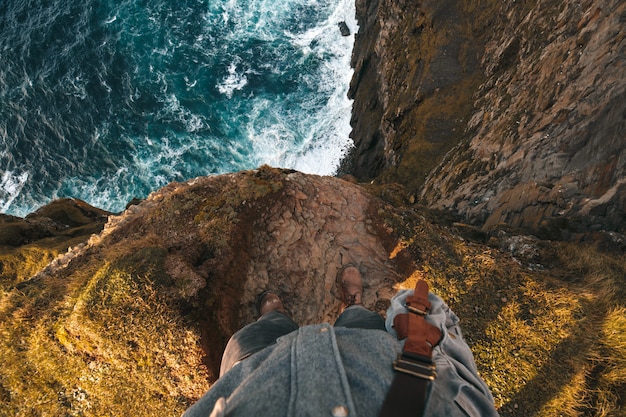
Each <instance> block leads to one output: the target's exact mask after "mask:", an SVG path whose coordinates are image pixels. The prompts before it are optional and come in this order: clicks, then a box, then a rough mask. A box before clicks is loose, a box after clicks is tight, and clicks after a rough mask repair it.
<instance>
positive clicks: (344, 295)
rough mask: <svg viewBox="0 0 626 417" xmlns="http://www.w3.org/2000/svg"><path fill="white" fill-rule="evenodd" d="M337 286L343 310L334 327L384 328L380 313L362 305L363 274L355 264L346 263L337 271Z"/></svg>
mask: <svg viewBox="0 0 626 417" xmlns="http://www.w3.org/2000/svg"><path fill="white" fill-rule="evenodd" d="M337 286H338V287H339V295H340V297H341V301H342V302H343V306H344V310H343V312H342V313H341V314H340V315H339V317H337V321H335V327H351V328H357V329H373V330H386V329H385V320H383V318H382V317H381V316H380V314H378V313H375V312H373V311H370V310H368V309H366V308H365V307H363V276H362V275H361V271H360V270H359V268H357V267H356V265H353V264H348V265H345V266H344V267H343V268H341V269H340V270H339V272H338V273H337Z"/></svg>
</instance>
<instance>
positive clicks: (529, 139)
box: [351, 0, 626, 238]
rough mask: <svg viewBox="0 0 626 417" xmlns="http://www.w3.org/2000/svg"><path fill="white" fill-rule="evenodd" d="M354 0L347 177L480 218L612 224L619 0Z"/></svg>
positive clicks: (625, 222)
mask: <svg viewBox="0 0 626 417" xmlns="http://www.w3.org/2000/svg"><path fill="white" fill-rule="evenodd" d="M387 3H393V5H392V4H387ZM405 3H406V4H405ZM357 4H358V5H359V6H360V7H359V8H358V11H359V15H360V17H361V20H360V24H361V25H362V28H363V32H362V33H361V35H360V37H358V38H357V46H356V50H355V55H354V60H353V64H354V65H355V70H356V71H355V78H354V80H353V86H352V87H353V88H352V90H351V94H352V95H353V96H354V98H355V113H356V114H355V116H354V117H353V125H354V136H355V143H356V145H357V148H356V150H355V152H354V155H353V160H352V161H353V164H354V172H355V173H356V174H357V176H359V177H360V178H368V179H369V178H372V177H376V176H379V177H380V179H381V180H383V181H389V180H391V181H397V182H400V183H402V184H404V185H405V186H407V188H408V189H409V192H416V191H418V190H419V191H420V195H421V202H423V203H425V204H427V205H429V206H431V207H434V208H438V209H445V210H449V211H452V212H454V213H457V214H459V215H461V216H462V217H463V218H464V219H465V220H466V221H469V222H471V223H474V224H478V225H481V226H483V227H484V228H485V229H490V228H492V227H493V226H495V225H497V224H501V223H504V224H508V225H510V226H514V227H526V228H530V229H531V230H534V231H535V232H537V233H539V234H543V235H544V236H546V237H557V238H567V237H568V236H569V235H570V234H571V233H576V232H579V231H589V230H613V231H621V232H623V231H624V230H626V217H625V215H624V213H625V211H626V194H625V191H626V188H625V187H626V184H625V183H626V172H625V164H626V151H625V148H626V133H625V131H626V79H625V78H624V76H623V74H625V73H626V65H625V63H624V57H625V55H626V46H625V45H626V43H625V40H624V30H623V28H624V26H625V22H626V4H625V3H624V2H621V1H618V0H596V1H591V0H587V1H577V2H552V1H547V0H535V1H517V2H481V3H480V4H479V3H475V2H473V1H469V0H468V1H447V2H434V1H428V0H424V1H422V2H415V3H410V2H402V1H393V2H392V1H386V0H372V1H365V0H364V1H360V2H357ZM394 5H395V7H394ZM394 10H395V11H396V13H394ZM425 177H426V178H425Z"/></svg>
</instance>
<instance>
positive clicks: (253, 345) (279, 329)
mask: <svg viewBox="0 0 626 417" xmlns="http://www.w3.org/2000/svg"><path fill="white" fill-rule="evenodd" d="M259 311H260V313H261V317H259V319H258V320H257V321H255V322H254V323H250V324H248V325H247V326H245V327H244V328H242V329H241V330H239V331H237V332H236V333H235V334H234V335H232V336H231V338H230V340H229V341H228V344H227V345H226V349H224V354H223V356H222V364H221V366H220V377H221V376H222V375H224V374H225V373H226V372H227V371H228V370H230V368H232V367H233V366H234V365H235V364H236V363H237V362H239V361H240V360H242V359H245V358H247V357H248V356H250V355H252V354H253V353H256V352H258V351H260V350H263V349H265V348H266V347H268V346H270V345H272V344H274V343H276V339H278V338H279V337H281V336H284V335H286V334H289V333H291V332H293V331H294V330H298V327H299V326H298V324H297V323H296V322H294V321H293V320H292V319H291V318H290V317H289V316H288V315H287V313H286V312H285V309H284V308H283V306H282V303H281V302H280V299H279V298H278V296H276V295H275V294H273V293H269V294H263V295H262V296H261V301H260V305H259Z"/></svg>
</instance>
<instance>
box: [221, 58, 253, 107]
mask: <svg viewBox="0 0 626 417" xmlns="http://www.w3.org/2000/svg"><path fill="white" fill-rule="evenodd" d="M246 84H248V78H247V77H246V75H245V74H240V73H237V63H236V62H233V63H232V64H230V66H229V67H228V76H227V77H226V78H224V80H223V81H222V84H220V85H218V86H217V89H218V91H219V92H220V93H221V94H225V95H226V97H228V98H232V96H233V92H234V91H235V90H241V89H242V88H244V87H245V86H246Z"/></svg>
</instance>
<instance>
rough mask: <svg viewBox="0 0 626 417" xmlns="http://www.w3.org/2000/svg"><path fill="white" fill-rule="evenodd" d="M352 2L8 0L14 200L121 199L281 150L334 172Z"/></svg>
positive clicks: (3, 189)
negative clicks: (345, 34) (343, 25)
mask: <svg viewBox="0 0 626 417" xmlns="http://www.w3.org/2000/svg"><path fill="white" fill-rule="evenodd" d="M354 14H355V11H354V1H353V0H337V1H331V0H281V1H279V2H278V1H273V0H271V1H270V0H177V1H169V0H156V1H145V0H120V1H107V0H100V1H98V0H79V1H70V0H47V1H41V0H40V1H35V0H30V1H29V0H22V1H18V0H4V1H2V2H1V4H0V212H4V213H10V214H15V215H20V216H23V215H25V214H27V213H29V212H31V211H32V210H34V209H36V208H37V207H39V206H41V205H43V204H45V203H47V202H49V201H50V200H52V199H54V198H59V197H76V198H80V199H83V200H85V201H87V202H89V203H90V204H93V205H95V206H98V207H101V208H104V209H107V210H111V211H119V210H122V209H123V208H124V206H125V205H126V203H127V202H128V201H130V200H131V199H132V198H133V197H140V198H141V197H145V196H147V194H149V193H150V192H151V191H153V190H155V189H158V188H159V187H161V186H163V185H165V184H167V183H169V182H171V181H182V180H186V179H189V178H193V177H196V176H199V175H210V174H218V173H224V172H233V171H238V170H241V169H250V168H255V167H257V166H259V165H261V164H264V163H267V164H270V165H273V166H280V167H289V168H295V169H298V170H301V171H304V172H308V173H316V174H323V175H329V174H333V173H334V171H335V170H336V168H337V166H338V164H339V161H340V159H341V157H342V156H343V154H344V153H345V151H346V150H347V149H348V148H349V147H350V146H351V144H352V142H351V140H350V139H349V138H348V135H349V132H350V126H349V120H350V111H351V102H350V101H349V100H348V99H347V97H346V92H347V89H348V85H349V82H350V78H351V76H352V71H351V69H350V67H349V61H350V54H351V50H352V44H353V41H354V37H353V35H351V36H348V37H342V36H341V33H340V31H339V29H338V23H339V22H341V21H345V22H346V23H347V24H348V27H349V28H350V29H351V32H352V33H354V32H356V30H357V27H356V22H355V20H354Z"/></svg>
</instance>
